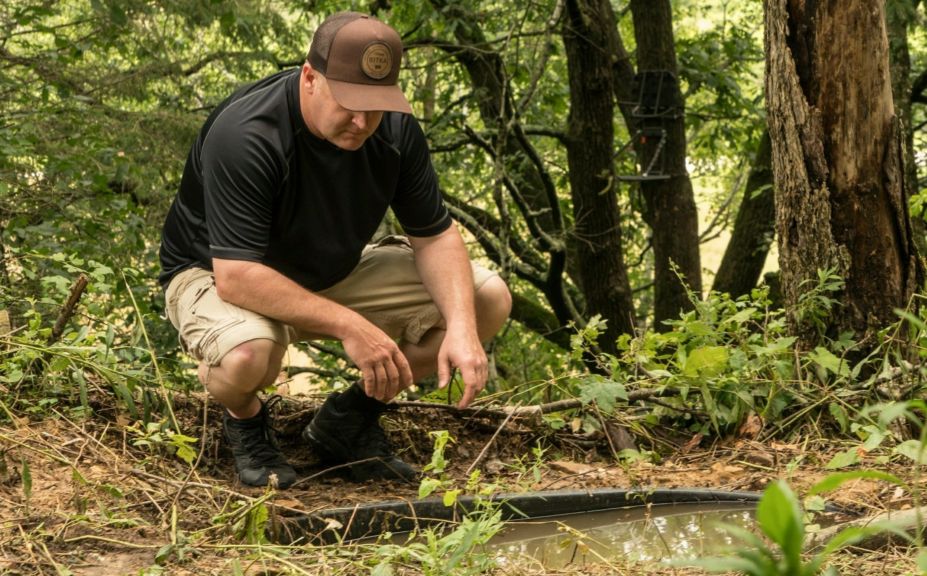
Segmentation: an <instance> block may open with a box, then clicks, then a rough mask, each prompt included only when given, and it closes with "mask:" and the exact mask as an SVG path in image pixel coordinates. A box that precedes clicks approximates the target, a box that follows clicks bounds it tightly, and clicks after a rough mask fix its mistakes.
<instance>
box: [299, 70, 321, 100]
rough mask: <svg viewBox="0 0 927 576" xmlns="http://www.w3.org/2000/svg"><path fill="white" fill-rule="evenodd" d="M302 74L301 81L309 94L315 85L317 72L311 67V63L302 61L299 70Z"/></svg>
mask: <svg viewBox="0 0 927 576" xmlns="http://www.w3.org/2000/svg"><path fill="white" fill-rule="evenodd" d="M300 74H301V75H302V83H303V86H304V87H305V88H306V90H308V91H309V93H310V94H311V93H312V92H313V91H314V90H315V87H316V80H317V79H318V77H319V73H318V72H316V71H315V70H314V69H313V68H312V64H310V63H308V62H303V69H302V71H301V72H300Z"/></svg>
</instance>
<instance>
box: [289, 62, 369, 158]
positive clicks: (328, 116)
mask: <svg viewBox="0 0 927 576" xmlns="http://www.w3.org/2000/svg"><path fill="white" fill-rule="evenodd" d="M299 100H300V110H301V111H302V115H303V120H304V121H305V122H306V126H308V127H309V131H310V132H312V133H313V134H315V135H316V136H318V137H319V138H322V139H324V140H328V141H329V142H331V143H332V144H334V145H335V146H337V147H339V148H341V149H344V150H357V149H358V148H360V147H361V146H362V145H363V144H364V142H365V141H366V140H367V138H370V136H371V135H372V134H373V133H374V132H376V130H377V127H378V126H379V125H380V121H381V120H382V119H383V112H380V111H377V112H356V111H353V110H348V109H347V108H344V107H342V106H341V105H340V104H338V102H337V101H336V100H335V97H334V96H332V93H331V90H330V89H329V86H328V81H327V80H325V77H324V76H322V75H321V74H319V73H318V72H316V71H315V70H313V69H312V67H311V66H310V65H309V64H303V70H302V78H301V82H300V98H299Z"/></svg>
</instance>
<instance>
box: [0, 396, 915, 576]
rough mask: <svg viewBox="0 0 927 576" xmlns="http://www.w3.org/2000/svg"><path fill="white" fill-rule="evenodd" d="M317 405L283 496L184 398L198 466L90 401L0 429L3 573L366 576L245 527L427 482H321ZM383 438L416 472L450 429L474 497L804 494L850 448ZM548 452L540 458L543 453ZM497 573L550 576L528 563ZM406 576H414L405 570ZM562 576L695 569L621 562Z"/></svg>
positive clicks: (893, 499)
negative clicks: (315, 446)
mask: <svg viewBox="0 0 927 576" xmlns="http://www.w3.org/2000/svg"><path fill="white" fill-rule="evenodd" d="M317 404H318V399H288V400H285V401H284V402H281V403H279V404H278V408H277V411H278V413H277V417H276V423H277V427H278V428H279V434H278V437H279V439H280V443H281V447H282V448H283V450H284V451H285V453H286V454H287V455H288V457H289V458H290V461H291V463H292V464H293V465H294V467H295V468H296V469H297V472H298V473H299V474H300V476H301V480H300V481H299V482H298V483H297V486H295V487H293V488H291V489H288V490H284V491H280V492H276V493H269V492H268V491H266V490H265V489H259V488H250V487H246V486H241V485H239V484H238V483H237V482H236V480H235V477H234V468H233V466H232V462H231V457H230V454H229V453H228V451H227V450H226V448H225V447H224V446H223V444H222V442H221V441H220V436H221V433H220V426H219V424H218V422H219V418H218V416H219V412H218V410H217V409H216V408H215V407H214V406H210V407H209V408H208V410H206V411H204V409H203V398H202V397H201V396H196V395H191V396H184V397H178V398H176V399H175V400H174V411H175V413H176V416H177V419H178V420H179V421H180V422H181V429H182V430H184V433H185V434H188V435H190V436H191V437H197V438H198V442H197V444H196V445H197V446H199V445H201V446H203V447H204V448H205V449H204V450H203V452H202V454H200V455H199V456H200V458H199V465H198V467H197V468H196V469H195V470H191V468H190V467H189V466H188V465H186V464H185V463H183V462H182V461H180V459H178V458H177V457H176V456H175V455H172V454H171V452H172V450H171V449H170V448H169V446H168V445H169V444H170V442H168V441H165V440H164V438H158V436H157V434H156V432H157V431H156V430H155V431H151V430H149V431H148V432H147V433H145V432H143V431H140V430H141V429H140V425H139V424H137V423H133V422H132V421H131V419H130V418H129V417H128V416H127V415H126V414H125V413H124V412H122V411H119V410H116V409H115V408H114V407H113V406H107V405H106V403H105V402H98V403H97V404H96V405H95V406H94V408H95V410H94V416H93V417H91V418H85V419H81V420H77V419H73V418H69V417H67V416H65V414H64V413H63V412H57V411H53V412H50V413H48V414H46V415H45V416H44V417H43V418H41V419H35V418H29V417H26V416H21V417H18V418H16V420H15V421H14V423H13V424H12V425H6V426H3V427H0V511H2V512H0V574H10V575H26V574H30V575H31V574H59V575H62V574H71V575H80V576H91V575H104V574H105V575H122V574H145V575H147V574H197V575H199V574H266V575H270V574H317V573H319V574H323V573H324V574H328V573H331V574H355V573H357V574H365V573H369V570H370V569H369V567H365V566H364V564H363V562H364V559H363V551H362V549H358V548H353V547H351V546H346V545H345V546H337V547H331V546H329V547H313V546H303V547H273V546H268V544H267V543H266V542H265V543H257V537H256V536H255V533H254V531H255V530H256V529H255V528H253V526H252V524H249V522H253V520H254V518H255V516H256V515H255V514H253V513H250V512H253V511H254V510H256V509H258V508H262V509H264V507H263V504H264V503H268V504H273V506H272V513H273V514H279V515H281V516H283V517H285V516H293V515H299V514H302V513H306V512H314V511H318V510H323V509H327V508H333V507H340V506H348V505H353V504H358V503H370V502H376V501H384V500H411V499H415V498H416V497H417V493H418V486H417V485H406V484H401V483H397V482H379V483H367V484H354V483H351V482H349V481H347V480H346V479H345V478H343V477H341V476H339V475H338V473H337V471H335V472H330V473H326V471H325V469H324V468H323V467H322V466H321V465H320V463H319V461H318V459H317V458H316V457H315V455H314V454H312V452H311V450H310V449H309V448H308V447H307V446H305V445H304V444H303V443H302V441H301V440H300V439H299V431H300V430H301V429H302V427H303V426H305V424H307V423H308V421H309V419H310V418H311V416H312V413H313V411H314V408H315V406H316V405H317ZM204 416H205V427H204V426H203V423H204ZM759 424H760V426H761V423H759ZM384 427H385V428H386V429H387V431H388V433H389V435H390V438H391V440H392V442H393V444H394V445H395V446H396V447H397V448H398V449H399V450H400V451H401V452H402V457H403V458H404V459H405V460H407V461H409V462H411V463H413V464H415V465H416V466H418V467H419V468H421V467H422V466H424V465H425V464H427V463H428V462H429V461H430V459H431V455H432V445H433V438H432V436H431V435H430V434H429V432H430V431H433V430H448V431H449V432H450V434H451V436H452V437H453V438H454V440H455V441H454V442H453V443H451V444H450V445H449V446H448V448H447V451H446V458H447V460H448V461H449V463H450V466H449V469H448V470H447V472H446V475H447V477H448V479H449V480H451V481H456V482H457V484H458V485H459V486H463V485H465V484H466V478H467V475H468V474H467V473H468V470H471V469H479V470H480V471H481V473H482V478H483V482H484V483H490V482H491V483H494V484H496V485H498V486H499V488H500V490H502V491H506V492H523V491H528V490H555V489H564V488H572V489H588V488H598V487H611V488H680V487H691V488H706V487H711V488H717V489H723V490H745V491H762V490H763V489H764V487H765V486H766V485H767V484H768V483H769V482H770V481H771V480H772V479H776V478H785V479H787V480H788V481H789V483H790V484H791V485H792V487H793V488H794V489H795V490H796V492H797V493H799V494H802V493H803V492H804V491H805V490H807V489H808V488H809V487H811V486H812V485H814V484H815V483H816V482H818V481H820V480H821V479H823V478H824V477H825V476H826V475H827V473H828V472H829V471H827V470H825V469H824V465H825V464H826V463H827V462H828V461H829V459H830V457H831V456H832V455H833V454H834V453H836V452H837V451H839V450H844V449H846V446H838V445H835V444H832V443H825V442H821V441H812V440H808V441H802V442H795V443H786V442H776V441H763V442H761V441H759V440H757V439H756V438H762V434H761V433H760V432H761V430H752V431H751V430H742V434H741V435H740V436H739V437H737V438H729V439H723V440H717V441H714V442H712V443H710V444H709V443H708V441H707V440H706V439H704V438H700V437H693V438H686V437H685V435H675V438H674V439H673V440H672V441H670V440H667V439H666V438H670V437H671V436H673V435H672V434H667V435H666V438H664V439H663V440H662V444H661V448H662V449H661V452H663V453H664V456H663V457H662V458H661V459H659V461H656V462H631V463H629V462H624V463H622V464H618V463H617V462H616V461H615V459H614V458H613V457H612V456H611V455H610V454H611V451H612V449H613V448H615V442H616V441H617V442H627V441H634V435H633V434H630V439H629V438H627V437H626V438H625V439H624V440H621V439H617V440H616V439H615V438H612V437H607V436H605V435H598V436H597V435H592V436H590V435H584V434H574V433H572V431H570V430H565V431H564V430H561V431H553V430H552V429H550V427H548V426H546V425H544V424H542V423H540V422H539V421H536V420H531V419H527V420H525V419H519V418H509V419H506V418H505V415H504V414H502V413H499V412H493V411H486V413H485V414H482V415H480V414H476V415H474V414H472V413H467V414H461V413H457V412H455V411H453V410H449V409H448V410H444V409H438V408H421V407H414V406H407V405H404V406H402V407H400V408H398V409H397V410H395V411H392V412H390V413H388V414H387V415H386V416H385V420H384ZM567 428H569V427H567ZM133 429H134V430H133ZM639 440H640V441H641V442H643V439H639ZM651 440H652V439H651ZM145 442H147V444H146V443H145ZM200 442H201V443H200ZM671 442H675V444H671ZM671 445H672V446H675V448H674V449H672V450H671V449H669V446H671ZM539 446H540V447H542V448H543V455H542V457H541V458H538V456H537V451H536V450H533V449H535V448H536V447H539ZM862 456H863V464H862V467H863V468H871V469H879V470H883V471H890V472H892V473H894V474H898V475H900V476H902V477H903V478H905V480H907V481H908V482H909V483H910V484H911V485H912V486H921V485H922V483H923V481H922V479H921V478H920V477H919V476H916V475H915V470H914V469H913V467H907V466H905V465H903V464H901V463H898V464H893V463H883V462H879V463H877V462H876V461H875V460H874V458H875V457H876V456H874V455H867V454H863V455H862ZM914 492H915V493H917V492H919V491H918V490H915V491H914ZM828 499H829V501H832V502H835V503H838V504H840V505H842V506H844V507H846V508H847V509H850V510H853V511H855V512H858V513H861V514H867V515H871V514H876V513H879V512H884V511H887V510H904V509H909V508H911V507H912V505H913V504H914V502H912V496H911V494H910V493H909V492H906V491H902V490H899V489H896V488H895V487H894V486H892V485H889V484H887V483H884V482H876V481H869V480H857V481H853V482H851V483H849V484H847V485H844V486H843V487H842V488H841V489H840V490H839V491H837V492H836V493H835V494H831V495H829V498H828ZM249 511H250V512H249ZM255 525H257V526H263V525H262V524H260V523H259V522H258V523H257V524H255ZM249 530H250V532H249ZM257 530H259V529H257ZM249 535H250V538H249ZM915 554H916V551H912V550H909V549H906V548H899V547H894V548H893V547H888V548H885V547H883V548H881V549H879V550H876V551H867V552H865V553H862V552H854V551H849V552H845V553H843V554H842V555H841V556H839V557H837V558H835V563H837V564H838V565H842V566H843V567H844V568H843V570H842V572H841V573H847V574H908V573H918V572H917V571H916V568H915V562H914V556H915ZM497 572H498V573H500V574H503V573H504V574H535V573H536V574H540V573H554V572H550V571H546V570H544V569H543V568H540V567H537V566H532V565H531V563H526V564H524V565H522V566H518V567H512V566H508V567H507V568H505V569H497ZM403 573H406V572H403ZM408 573H416V568H415V567H414V566H412V567H409V568H408ZM556 573H563V574H579V573H582V574H616V573H622V574H624V573H627V574H640V573H665V574H690V573H697V572H695V571H691V570H689V569H680V568H667V567H665V566H639V565H636V566H621V565H616V564H614V563H613V564H605V565H602V566H596V565H585V566H582V567H576V568H571V569H568V570H565V571H562V572H556Z"/></svg>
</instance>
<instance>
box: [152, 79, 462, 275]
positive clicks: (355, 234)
mask: <svg viewBox="0 0 927 576" xmlns="http://www.w3.org/2000/svg"><path fill="white" fill-rule="evenodd" d="M299 77H300V71H299V70H298V69H297V70H288V71H284V72H280V73H278V74H275V75H273V76H270V77H268V78H265V79H263V80H261V81H259V82H256V83H254V84H251V85H249V86H246V87H244V88H242V89H240V90H238V91H237V92H236V93H235V94H233V95H232V96H231V97H230V98H228V99H227V100H225V101H224V102H222V103H221V104H220V105H219V106H218V107H217V108H216V109H215V110H214V111H213V112H212V114H210V116H209V118H208V119H207V120H206V124H205V125H204V126H203V129H202V130H201V131H200V134H199V136H198V137H197V139H196V142H195V143H194V144H193V148H192V149H191V150H190V154H189V156H188V157H187V163H186V166H185V167H184V173H183V178H182V180H181V184H180V192H179V193H178V195H177V197H176V198H175V199H174V203H173V204H172V205H171V208H170V211H169V212H168V215H167V219H166V221H165V223H164V230H163V233H162V238H161V251H160V257H161V267H162V272H161V275H160V277H159V281H160V282H161V284H162V286H167V284H168V283H169V282H170V279H171V278H172V277H173V276H174V275H175V274H176V273H177V272H179V271H181V270H183V269H185V268H188V267H190V266H200V267H203V268H206V269H209V270H212V258H213V257H215V258H222V259H231V260H249V261H253V262H260V263H262V264H265V265H267V266H270V267H271V268H274V269H275V270H277V271H279V272H281V273H282V274H284V275H286V276H288V277H289V278H292V279H293V280H295V281H296V282H298V283H299V284H301V285H302V286H304V287H306V288H308V289H310V290H321V289H323V288H327V287H329V286H332V285H333V284H335V283H336V282H338V281H339V280H341V279H343V278H344V277H345V276H347V275H348V274H349V273H350V272H351V270H353V269H354V267H355V266H356V264H357V262H358V260H359V259H360V253H361V250H362V249H363V247H364V246H365V245H366V244H367V243H368V242H369V241H370V239H371V238H372V236H373V234H374V233H375V232H376V229H377V226H378V225H379V224H380V222H381V221H382V219H383V217H384V216H385V214H386V211H387V208H389V207H392V209H393V212H394V213H395V215H396V218H397V219H398V220H399V223H400V225H402V227H403V230H404V231H405V232H406V233H407V234H409V235H411V236H434V235H436V234H439V233H441V232H443V231H444V230H446V229H447V228H448V227H449V226H450V224H451V218H450V215H449V214H448V211H447V208H446V207H445V205H444V203H443V201H442V199H441V195H440V192H439V191H438V183H437V177H436V175H435V172H434V168H433V167H432V164H431V159H430V157H429V154H428V146H427V142H426V141H425V136H424V134H423V132H422V129H421V127H420V126H419V125H418V123H417V122H416V120H415V118H414V117H412V116H411V115H408V114H400V113H396V112H387V113H385V114H384V115H383V121H382V122H381V123H380V126H379V127H378V128H377V131H376V132H375V133H374V134H373V135H372V136H371V137H370V138H369V139H368V140H367V141H366V142H365V143H364V145H363V146H362V147H361V148H360V149H358V150H356V151H347V150H342V149H340V148H338V147H336V146H335V145H333V144H331V143H330V142H327V141H325V140H321V139H319V138H317V137H316V136H314V135H313V134H312V133H311V132H310V131H309V129H308V128H307V127H306V124H305V122H304V121H303V118H302V115H301V114H300V111H299Z"/></svg>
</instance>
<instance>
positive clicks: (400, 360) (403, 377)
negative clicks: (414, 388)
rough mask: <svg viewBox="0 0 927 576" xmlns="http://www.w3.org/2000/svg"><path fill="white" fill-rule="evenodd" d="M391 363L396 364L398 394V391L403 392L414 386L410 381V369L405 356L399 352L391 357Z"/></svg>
mask: <svg viewBox="0 0 927 576" xmlns="http://www.w3.org/2000/svg"><path fill="white" fill-rule="evenodd" d="M393 361H394V362H395V363H396V368H397V369H398V371H399V390H396V393H397V394H398V393H399V391H400V390H405V389H406V388H408V387H409V386H411V385H412V384H414V382H413V381H412V367H411V366H409V360H408V359H407V358H406V355H405V354H403V353H402V352H400V351H399V350H397V351H396V353H395V354H394V355H393Z"/></svg>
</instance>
